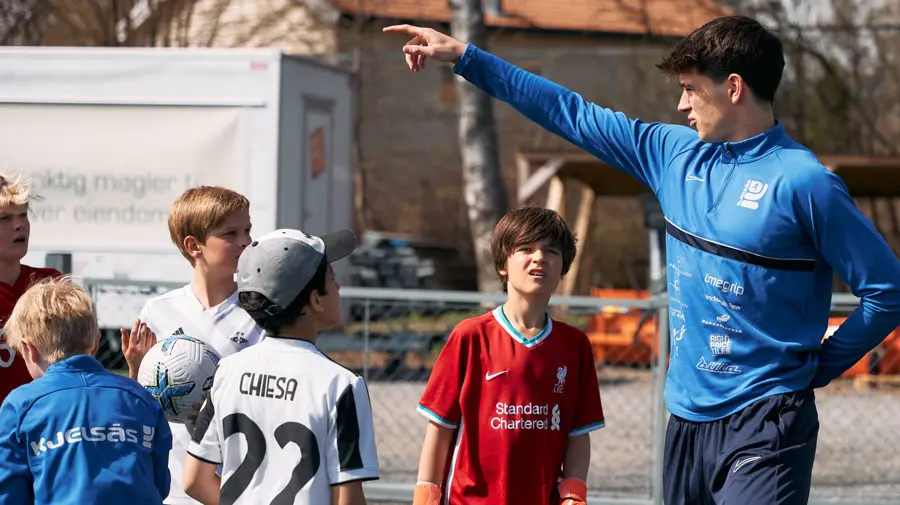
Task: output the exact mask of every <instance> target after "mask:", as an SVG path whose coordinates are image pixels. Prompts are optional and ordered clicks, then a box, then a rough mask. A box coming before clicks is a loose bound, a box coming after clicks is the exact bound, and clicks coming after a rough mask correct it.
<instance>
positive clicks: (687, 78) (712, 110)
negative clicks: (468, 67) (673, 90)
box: [678, 73, 732, 142]
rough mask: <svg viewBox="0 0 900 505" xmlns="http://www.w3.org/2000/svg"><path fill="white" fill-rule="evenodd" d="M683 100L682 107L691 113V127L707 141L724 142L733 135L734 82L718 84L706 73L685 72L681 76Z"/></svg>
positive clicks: (679, 78)
mask: <svg viewBox="0 0 900 505" xmlns="http://www.w3.org/2000/svg"><path fill="white" fill-rule="evenodd" d="M678 81H679V84H681V89H682V91H681V100H680V101H679V103H678V110H679V111H680V112H684V113H686V114H687V118H688V121H689V122H690V126H691V128H694V129H696V130H697V135H698V136H699V137H700V140H702V141H704V142H721V141H722V140H727V139H728V138H729V137H730V129H731V126H730V120H729V117H728V116H729V111H730V110H731V109H732V107H730V105H731V103H732V100H731V84H732V83H731V82H730V79H726V80H725V81H724V82H723V83H721V84H720V83H716V82H715V81H713V80H712V79H710V78H709V77H707V76H705V75H700V74H697V73H684V74H680V75H679V76H678Z"/></svg>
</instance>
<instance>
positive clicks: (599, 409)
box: [569, 333, 606, 437]
mask: <svg viewBox="0 0 900 505" xmlns="http://www.w3.org/2000/svg"><path fill="white" fill-rule="evenodd" d="M579 336H580V339H579V345H578V354H579V365H578V398H579V401H578V402H576V407H575V417H574V418H573V422H572V430H571V431H570V432H569V436H570V437H575V436H578V435H584V434H586V433H590V432H592V431H595V430H599V429H600V428H602V427H603V426H604V425H605V424H606V423H605V420H604V417H603V404H602V402H601V401H600V384H599V381H598V380H597V368H596V366H595V365H594V353H593V352H592V351H591V341H590V340H589V339H588V337H587V335H585V334H584V333H580V335H579Z"/></svg>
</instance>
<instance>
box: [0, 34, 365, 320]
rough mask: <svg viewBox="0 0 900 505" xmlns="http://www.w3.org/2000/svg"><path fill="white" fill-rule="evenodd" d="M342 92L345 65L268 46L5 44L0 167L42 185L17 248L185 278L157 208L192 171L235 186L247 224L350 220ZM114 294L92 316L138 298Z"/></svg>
mask: <svg viewBox="0 0 900 505" xmlns="http://www.w3.org/2000/svg"><path fill="white" fill-rule="evenodd" d="M352 100H353V96H352V91H351V84H350V80H349V75H348V74H347V73H345V72H342V71H339V70H337V69H333V68H330V67H326V66H324V65H321V64H319V63H317V62H315V61H312V60H309V59H304V58H299V57H292V56H288V55H285V54H283V53H282V52H281V51H278V50H272V49H153V48H146V49H144V48H142V49H134V48H128V49H119V48H15V47H7V48H2V49H0V172H2V173H10V172H12V173H22V174H26V175H27V176H30V177H31V178H32V181H33V186H34V189H35V190H36V192H37V193H38V194H39V195H40V196H42V197H43V200H41V201H38V202H35V203H33V204H32V206H31V226H32V232H31V245H30V250H31V252H30V253H29V255H28V256H27V257H26V260H25V261H26V262H28V263H30V264H33V265H42V264H44V263H45V261H46V260H47V258H48V255H52V256H49V258H52V259H56V258H59V257H62V258H70V259H71V271H72V273H73V274H75V275H76V276H79V277H84V278H92V279H108V280H111V281H115V282H118V283H127V282H134V283H135V284H137V283H153V282H160V283H185V282H187V281H188V280H189V279H190V275H191V270H190V266H189V265H188V263H187V262H186V261H185V260H184V259H183V258H182V257H181V255H180V254H179V253H178V252H177V250H176V249H175V247H174V246H173V244H172V243H171V241H170V239H169V234H168V228H167V216H168V211H169V207H170V206H171V204H172V202H173V201H174V200H175V199H176V198H177V197H178V195H179V194H181V192H182V191H184V190H185V189H187V188H190V187H194V186H197V185H200V184H215V185H222V186H226V187H229V188H232V189H235V190H237V191H239V192H241V193H243V194H244V195H246V196H247V197H248V198H249V199H250V202H251V217H252V220H253V230H254V234H255V235H259V234H262V233H265V232H267V231H270V230H273V229H276V228H281V227H294V228H301V229H303V230H304V231H307V232H309V233H313V234H315V233H323V232H326V231H328V230H332V229H335V228H341V227H350V226H351V224H352V223H351V219H352V218H351V216H352V210H351V209H352V201H353V198H352V192H353V186H352V181H353V177H352V170H351V160H352V158H351V149H352V116H353V106H352V105H353V104H352ZM58 255H62V256H58ZM338 273H339V275H340V276H341V277H343V276H344V275H346V272H342V271H341V268H340V266H339V268H338ZM121 294H123V295H124V293H121ZM100 303H103V301H102V300H98V304H100ZM114 303H115V304H119V305H123V306H122V307H121V310H117V311H111V310H99V307H98V312H99V316H100V318H101V326H104V327H107V328H114V327H118V326H119V325H122V324H124V323H127V322H128V320H130V319H131V318H134V317H136V315H137V312H135V311H136V310H139V308H140V304H142V303H143V299H141V296H137V298H136V299H135V300H134V301H133V302H129V303H125V302H123V298H122V297H121V296H120V297H118V298H117V300H116V301H115V302H114Z"/></svg>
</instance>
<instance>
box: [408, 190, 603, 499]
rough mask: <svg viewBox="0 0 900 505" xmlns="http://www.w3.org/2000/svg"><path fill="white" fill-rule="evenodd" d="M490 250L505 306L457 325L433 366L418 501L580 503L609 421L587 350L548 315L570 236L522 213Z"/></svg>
mask: <svg viewBox="0 0 900 505" xmlns="http://www.w3.org/2000/svg"><path fill="white" fill-rule="evenodd" d="M491 251H492V253H493V256H494V265H495V267H496V269H497V273H498V274H499V275H500V277H501V279H503V281H504V285H505V290H506V291H507V293H508V295H507V301H506V303H504V304H503V305H502V306H500V307H498V308H496V309H494V310H493V311H491V312H489V313H487V314H484V315H482V316H479V317H475V318H472V319H467V320H465V321H463V322H461V323H459V325H457V326H456V328H454V329H453V332H452V333H451V334H450V338H449V339H448V341H447V344H446V346H445V347H444V349H443V350H442V351H441V355H440V356H439V358H438V360H437V362H436V363H435V366H434V370H433V372H432V375H431V379H430V380H429V381H428V386H427V387H426V389H425V393H424V394H423V395H422V399H421V401H420V402H419V405H418V408H417V410H418V411H419V412H420V413H421V414H423V415H424V416H425V417H427V418H428V420H429V421H430V422H429V425H428V428H427V431H426V434H425V441H424V444H423V447H422V455H421V460H420V462H419V474H418V482H417V484H416V488H415V497H414V500H413V505H438V504H449V505H476V504H478V505H481V504H490V505H504V504H510V505H511V504H515V505H548V504H549V505H557V504H560V503H562V504H564V505H576V504H583V503H585V500H586V498H585V495H586V494H587V485H586V484H585V480H586V479H587V472H588V466H589V464H590V456H591V443H590V435H589V433H590V432H592V431H594V430H597V429H600V428H602V427H603V425H604V419H603V408H602V405H601V403H600V390H599V386H598V383H597V375H596V369H595V368H594V359H593V353H592V352H591V345H590V341H589V340H588V338H587V335H585V334H584V333H583V332H582V331H580V330H578V329H576V328H573V327H571V326H569V325H567V324H565V323H561V322H559V321H554V320H553V319H551V318H550V317H549V315H548V314H547V307H548V305H549V302H550V297H551V295H552V294H553V292H554V291H556V287H557V286H558V285H559V281H560V279H561V278H562V276H563V275H565V274H566V272H568V270H569V266H570V265H571V264H572V260H573V259H574V257H575V252H576V248H575V238H574V237H573V236H572V233H571V232H570V231H569V227H568V226H567V225H566V223H565V221H563V220H562V218H561V217H560V216H559V215H558V214H557V213H556V212H553V211H551V210H547V209H541V208H531V207H529V208H523V209H518V210H515V211H512V212H510V213H508V214H507V215H506V216H504V217H503V218H502V219H501V220H500V222H499V223H497V226H496V227H495V228H494V236H493V239H492V243H491ZM560 479H561V481H560Z"/></svg>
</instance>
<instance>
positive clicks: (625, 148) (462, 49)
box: [384, 25, 697, 192]
mask: <svg viewBox="0 0 900 505" xmlns="http://www.w3.org/2000/svg"><path fill="white" fill-rule="evenodd" d="M384 32H385V33H402V34H407V35H412V36H413V38H412V39H411V40H409V42H407V43H406V45H404V46H403V52H404V53H405V55H406V64H407V66H409V68H410V70H412V71H414V72H418V71H419V70H420V69H422V68H423V67H424V65H425V60H426V59H429V58H431V59H434V60H437V61H441V62H444V63H454V64H455V65H454V67H453V71H454V72H455V73H456V74H458V75H460V76H461V77H463V78H464V79H466V80H467V81H469V82H470V83H472V84H473V85H474V86H476V87H478V88H479V89H481V90H482V91H484V92H485V93H487V94H488V95H490V96H491V97H493V98H496V99H497V100H501V101H503V102H506V103H508V104H509V105H510V106H512V107H513V108H514V109H516V110H517V111H519V112H520V113H522V115H524V116H525V117H527V118H528V119H530V120H532V121H534V122H535V123H537V124H538V125H539V126H541V127H542V128H544V129H546V130H548V131H550V132H552V133H555V134H556V135H559V136H560V137H562V138H563V139H565V140H567V141H569V142H571V143H572V144H574V145H576V146H578V147H580V148H582V149H584V150H585V151H587V152H589V153H591V154H593V155H594V156H596V157H597V158H599V159H601V160H602V161H604V162H606V163H608V164H610V165H612V166H614V167H616V168H618V169H620V170H623V171H624V172H626V173H628V174H629V175H631V176H632V177H635V178H636V179H637V180H638V181H640V182H641V183H642V184H644V185H645V186H647V187H648V188H650V189H651V190H653V191H654V192H656V191H657V189H658V187H659V183H660V181H659V178H660V173H661V172H662V170H660V167H663V166H665V160H664V159H663V158H662V156H664V154H665V153H671V152H675V151H678V150H682V149H685V148H687V147H689V146H690V145H691V144H692V143H697V133H696V132H695V131H694V130H692V129H691V128H688V127H686V126H681V125H669V124H662V123H645V122H642V121H640V120H637V119H631V118H628V117H626V116H625V115H624V114H622V113H616V112H613V111H611V110H609V109H607V108H604V107H600V106H598V105H596V104H594V103H591V102H588V101H587V100H585V99H584V98H583V97H582V96H581V95H579V94H578V93H575V92H573V91H571V90H569V89H567V88H565V87H563V86H560V85H559V84H556V83H554V82H552V81H549V80H547V79H545V78H543V77H539V76H537V75H534V74H532V73H530V72H528V71H526V70H523V69H521V68H519V67H517V66H515V65H513V64H511V63H509V62H507V61H505V60H503V59H501V58H499V57H497V56H495V55H493V54H491V53H488V52H486V51H483V50H481V49H479V48H478V47H476V46H473V45H471V44H466V43H463V42H460V41H459V40H456V39H454V38H453V37H450V36H448V35H445V34H443V33H440V32H438V31H436V30H433V29H430V28H422V27H418V26H411V25H396V26H389V27H386V28H384Z"/></svg>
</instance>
